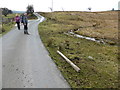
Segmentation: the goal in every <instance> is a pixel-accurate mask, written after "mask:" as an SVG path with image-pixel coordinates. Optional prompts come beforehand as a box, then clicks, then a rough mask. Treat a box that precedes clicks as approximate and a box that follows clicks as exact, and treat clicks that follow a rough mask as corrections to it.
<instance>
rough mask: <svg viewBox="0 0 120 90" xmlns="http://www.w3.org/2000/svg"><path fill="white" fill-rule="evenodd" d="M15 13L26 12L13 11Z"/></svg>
mask: <svg viewBox="0 0 120 90" xmlns="http://www.w3.org/2000/svg"><path fill="white" fill-rule="evenodd" d="M13 13H25V11H13Z"/></svg>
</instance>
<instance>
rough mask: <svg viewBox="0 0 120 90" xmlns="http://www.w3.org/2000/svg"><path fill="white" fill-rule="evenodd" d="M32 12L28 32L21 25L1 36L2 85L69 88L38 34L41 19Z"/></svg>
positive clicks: (6, 86)
mask: <svg viewBox="0 0 120 90" xmlns="http://www.w3.org/2000/svg"><path fill="white" fill-rule="evenodd" d="M36 15H37V17H38V20H31V21H29V25H28V28H29V29H28V31H29V33H30V35H24V34H23V26H21V30H18V29H17V28H14V29H13V30H11V31H10V32H9V33H7V34H6V35H4V36H3V37H2V88H70V86H69V85H68V83H67V82H66V80H65V79H64V78H63V76H62V75H61V73H60V71H59V70H58V69H57V67H56V65H55V63H54V62H53V60H52V59H51V58H50V56H49V53H48V52H47V50H46V49H45V47H44V45H43V43H42V41H41V39H40V37H39V33H38V24H39V23H40V22H42V21H43V20H44V18H43V17H42V16H40V15H38V14H36ZM0 43H1V42H0Z"/></svg>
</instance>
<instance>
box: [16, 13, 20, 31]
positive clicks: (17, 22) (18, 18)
mask: <svg viewBox="0 0 120 90" xmlns="http://www.w3.org/2000/svg"><path fill="white" fill-rule="evenodd" d="M15 22H16V24H17V27H18V30H20V17H19V15H18V14H16V17H15Z"/></svg>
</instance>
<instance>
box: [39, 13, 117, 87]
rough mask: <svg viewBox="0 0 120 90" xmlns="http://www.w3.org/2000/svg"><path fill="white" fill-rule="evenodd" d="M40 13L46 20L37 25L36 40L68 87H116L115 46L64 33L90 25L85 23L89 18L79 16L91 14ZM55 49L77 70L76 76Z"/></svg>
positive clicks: (90, 14)
mask: <svg viewBox="0 0 120 90" xmlns="http://www.w3.org/2000/svg"><path fill="white" fill-rule="evenodd" d="M40 14H41V15H43V16H44V17H46V19H47V20H46V21H44V22H42V23H40V25H39V34H40V37H41V39H42V41H43V43H44V45H45V46H46V48H47V50H48V51H49V54H50V56H51V57H52V59H53V60H54V62H55V63H56V65H57V67H58V68H59V70H60V71H61V72H62V74H63V76H64V77H65V79H66V80H67V81H68V83H69V84H70V86H71V87H72V88H117V87H118V60H117V56H118V49H117V46H110V45H104V44H100V43H97V42H93V41H89V40H86V39H81V38H77V37H74V36H69V35H66V34H65V33H67V32H68V31H69V30H74V29H76V28H79V27H83V26H86V25H90V24H91V23H88V22H87V20H88V19H89V18H83V16H84V14H85V15H86V14H87V15H89V16H91V17H92V12H91V13H87V12H53V13H40ZM82 15H83V16H82ZM98 15H99V14H98ZM108 16H109V15H108ZM103 31H104V30H103ZM101 32H102V31H101ZM113 33H114V32H113ZM111 34H112V32H111ZM111 37H112V36H111ZM57 50H60V51H61V52H62V53H63V54H64V55H65V56H67V57H68V58H69V59H70V60H71V61H72V62H73V63H75V64H76V65H77V66H78V67H79V68H80V69H81V70H80V73H77V72H76V71H75V70H74V69H73V68H72V67H71V66H70V65H69V64H68V63H67V62H66V61H65V60H64V59H63V58H62V57H61V56H60V55H58V54H57Z"/></svg>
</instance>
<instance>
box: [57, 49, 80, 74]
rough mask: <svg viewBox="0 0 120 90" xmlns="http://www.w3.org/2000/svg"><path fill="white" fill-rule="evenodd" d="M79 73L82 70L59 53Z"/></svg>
mask: <svg viewBox="0 0 120 90" xmlns="http://www.w3.org/2000/svg"><path fill="white" fill-rule="evenodd" d="M57 53H58V54H60V55H61V56H62V57H63V58H64V59H65V60H66V61H67V62H68V63H69V64H70V65H71V66H72V67H73V68H74V69H75V70H76V71H77V72H79V71H80V68H79V67H77V66H76V65H75V64H74V63H73V62H71V61H70V60H69V59H68V58H67V57H66V56H65V55H63V54H62V53H61V52H60V51H57Z"/></svg>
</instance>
